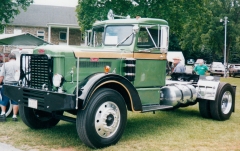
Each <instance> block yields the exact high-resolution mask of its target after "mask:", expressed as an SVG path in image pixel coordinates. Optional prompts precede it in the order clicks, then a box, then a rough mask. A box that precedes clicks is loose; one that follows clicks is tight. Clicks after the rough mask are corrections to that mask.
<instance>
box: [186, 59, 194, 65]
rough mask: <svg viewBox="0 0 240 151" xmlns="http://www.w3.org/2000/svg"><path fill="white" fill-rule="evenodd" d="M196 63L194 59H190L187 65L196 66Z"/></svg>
mask: <svg viewBox="0 0 240 151" xmlns="http://www.w3.org/2000/svg"><path fill="white" fill-rule="evenodd" d="M194 63H195V60H194V59H188V60H187V64H194Z"/></svg>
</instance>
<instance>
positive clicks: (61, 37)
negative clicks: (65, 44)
mask: <svg viewBox="0 0 240 151" xmlns="http://www.w3.org/2000/svg"><path fill="white" fill-rule="evenodd" d="M59 39H60V40H67V33H66V32H64V31H60V32H59Z"/></svg>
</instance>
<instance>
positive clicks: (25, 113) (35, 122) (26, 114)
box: [19, 105, 63, 129]
mask: <svg viewBox="0 0 240 151" xmlns="http://www.w3.org/2000/svg"><path fill="white" fill-rule="evenodd" d="M53 113H56V114H58V115H63V111H57V112H53ZM53 113H49V112H45V111H41V110H36V109H33V108H29V107H25V106H23V105H20V106H19V115H20V117H21V118H22V121H23V122H24V123H25V124H26V125H27V126H28V127H30V128H33V129H44V128H50V127H53V126H55V125H57V123H58V122H59V121H60V119H55V118H54V117H53Z"/></svg>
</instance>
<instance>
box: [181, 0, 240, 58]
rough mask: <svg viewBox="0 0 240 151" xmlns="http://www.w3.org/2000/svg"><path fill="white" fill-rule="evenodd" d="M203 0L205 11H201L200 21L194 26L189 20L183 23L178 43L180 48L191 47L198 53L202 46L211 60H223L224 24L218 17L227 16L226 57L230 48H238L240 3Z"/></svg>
mask: <svg viewBox="0 0 240 151" xmlns="http://www.w3.org/2000/svg"><path fill="white" fill-rule="evenodd" d="M205 2H206V3H205V7H204V8H205V11H203V12H202V13H201V14H202V17H201V23H198V24H196V26H194V22H193V21H190V22H188V23H187V24H186V25H185V28H184V32H183V34H182V38H181V41H180V45H181V48H182V49H185V50H186V49H192V50H193V51H197V52H198V53H201V51H202V47H203V46H204V53H205V52H208V53H209V54H208V55H206V56H212V58H213V60H211V61H223V59H222V58H223V54H224V25H223V23H221V22H220V19H221V18H224V17H225V16H227V17H228V20H229V22H228V24H227V58H228V56H231V55H230V50H231V49H233V48H235V49H236V48H238V47H237V46H235V45H236V44H237V43H236V40H237V39H239V34H240V25H239V21H240V20H239V19H240V4H239V1H238V0H208V1H205ZM198 21H200V20H198ZM184 37H185V38H184ZM235 51H236V50H234V52H235ZM227 61H228V60H227Z"/></svg>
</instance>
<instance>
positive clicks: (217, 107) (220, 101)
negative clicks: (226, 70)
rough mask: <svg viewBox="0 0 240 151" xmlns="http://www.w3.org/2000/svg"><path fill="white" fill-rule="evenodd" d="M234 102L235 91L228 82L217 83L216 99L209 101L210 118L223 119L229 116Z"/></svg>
mask: <svg viewBox="0 0 240 151" xmlns="http://www.w3.org/2000/svg"><path fill="white" fill-rule="evenodd" d="M234 102H235V93H234V90H233V88H232V86H231V85H230V84H229V83H219V86H218V90H217V94H216V99H215V101H211V102H210V109H211V115H212V118H213V119H215V120H219V121H224V120H227V119H229V118H230V116H231V114H232V111H233V104H234Z"/></svg>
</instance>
